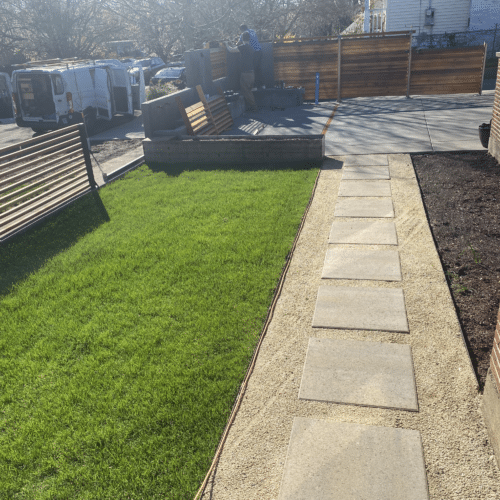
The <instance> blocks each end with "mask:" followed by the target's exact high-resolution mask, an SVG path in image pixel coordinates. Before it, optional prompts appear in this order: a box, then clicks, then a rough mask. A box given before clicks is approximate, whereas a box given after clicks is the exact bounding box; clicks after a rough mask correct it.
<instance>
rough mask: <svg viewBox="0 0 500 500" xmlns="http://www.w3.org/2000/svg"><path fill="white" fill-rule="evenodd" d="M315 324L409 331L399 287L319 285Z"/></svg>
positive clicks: (360, 328) (320, 325) (317, 326)
mask: <svg viewBox="0 0 500 500" xmlns="http://www.w3.org/2000/svg"><path fill="white" fill-rule="evenodd" d="M312 326H313V327H315V328H338V329H347V330H383V331H387V332H400V333H409V332H410V330H409V328H408V320H407V318H406V306H405V300H404V295H403V290H401V289H400V288H366V287H348V286H325V285H323V286H320V287H319V290H318V298H317V300H316V307H315V310H314V317H313V321H312Z"/></svg>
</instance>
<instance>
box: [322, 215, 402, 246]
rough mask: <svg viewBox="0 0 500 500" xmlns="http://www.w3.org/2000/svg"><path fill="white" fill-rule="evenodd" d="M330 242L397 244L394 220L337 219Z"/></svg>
mask: <svg viewBox="0 0 500 500" xmlns="http://www.w3.org/2000/svg"><path fill="white" fill-rule="evenodd" d="M328 243H338V244H353V245H397V244H398V236H397V233H396V225H395V224H394V222H381V221H364V220H355V219H354V220H349V221H343V220H339V221H335V222H334V223H333V224H332V228H331V230H330V236H329V239H328Z"/></svg>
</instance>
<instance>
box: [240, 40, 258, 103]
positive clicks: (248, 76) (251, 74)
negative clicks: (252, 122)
mask: <svg viewBox="0 0 500 500" xmlns="http://www.w3.org/2000/svg"><path fill="white" fill-rule="evenodd" d="M241 39H242V41H243V45H239V46H238V50H239V51H240V54H241V75H240V87H241V92H242V94H243V97H244V98H245V103H246V106H247V108H248V109H249V110H250V111H257V105H256V104H255V97H254V95H253V93H252V88H253V86H254V83H255V71H254V54H255V51H254V50H253V47H252V46H251V45H250V33H248V31H245V32H244V33H243V34H242V35H241Z"/></svg>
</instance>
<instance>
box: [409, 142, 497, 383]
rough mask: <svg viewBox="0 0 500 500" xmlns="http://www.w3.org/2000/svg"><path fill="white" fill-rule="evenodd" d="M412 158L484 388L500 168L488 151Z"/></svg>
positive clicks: (493, 309)
mask: <svg viewBox="0 0 500 500" xmlns="http://www.w3.org/2000/svg"><path fill="white" fill-rule="evenodd" d="M412 159H413V164H414V166H415V171H416V173H417V177H418V181H419V184H420V189H421V191H422V198H423V200H424V204H425V208H426V211H427V217H428V219H429V223H430V227H431V230H432V233H433V235H434V239H435V241H436V246H437V249H438V252H439V256H440V257H441V262H442V264H443V268H444V271H445V273H446V278H447V280H448V284H449V286H450V290H451V293H452V295H453V299H454V301H455V306H456V308H457V313H458V317H459V319H460V322H461V324H462V329H463V332H464V335H465V338H466V341H467V345H468V348H469V353H470V356H471V359H472V363H473V365H474V368H475V370H476V373H477V375H478V378H479V381H480V385H481V387H484V382H485V378H486V373H487V371H488V366H489V360H490V353H491V349H492V345H493V335H494V333H495V325H496V319H497V315H498V308H499V302H500V206H499V205H500V203H499V202H500V165H499V164H498V162H497V161H496V160H495V158H493V157H492V156H490V155H489V154H488V153H487V152H486V151H467V152H460V153H439V154H423V155H412Z"/></svg>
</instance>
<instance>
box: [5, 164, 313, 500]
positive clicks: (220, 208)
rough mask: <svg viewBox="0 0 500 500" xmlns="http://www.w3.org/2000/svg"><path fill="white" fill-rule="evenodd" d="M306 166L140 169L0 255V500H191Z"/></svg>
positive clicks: (300, 198)
mask: <svg viewBox="0 0 500 500" xmlns="http://www.w3.org/2000/svg"><path fill="white" fill-rule="evenodd" d="M316 174H317V169H304V170H299V169H297V170H274V171H273V170H255V171H220V170H219V171H218V170H212V171H187V172H184V173H182V174H180V175H178V176H173V175H167V174H166V173H165V172H164V171H162V170H161V169H159V168H154V167H153V168H149V167H148V166H142V167H141V168H139V169H137V170H136V171H134V172H132V173H130V174H128V175H127V176H126V177H125V178H124V179H121V180H119V181H116V182H114V183H112V184H110V185H109V186H106V187H105V188H103V189H101V190H100V191H99V194H98V195H93V196H92V195H90V196H87V197H85V198H83V199H81V200H79V201H78V202H76V203H75V204H73V205H72V206H71V207H70V208H69V209H66V210H65V211H63V212H62V213H60V214H59V215H58V216H57V217H54V218H52V219H50V220H49V221H48V222H45V223H43V224H42V225H41V226H39V227H37V228H35V229H34V230H31V231H30V232H29V233H25V234H24V235H22V236H20V237H18V238H16V239H15V240H13V241H12V242H11V243H9V244H7V245H4V246H3V247H0V498H1V499H3V498H6V499H61V500H62V499H64V500H69V499H124V500H125V499H127V500H128V499H130V500H132V499H134V500H137V499H145V500H154V499H182V500H189V499H192V498H193V496H194V494H195V493H196V491H197V489H198V487H199V485H200V483H201V481H202V480H203V478H204V476H205V474H206V471H207V469H208V467H209V466H210V463H211V461H212V458H213V454H214V451H215V448H216V446H217V443H218V441H219V438H220V435H221V433H222V430H223V429H224V426H225V423H226V421H227V417H228V415H229V412H230V409H231V406H232V403H233V401H234V398H235V396H236V394H237V392H238V388H239V386H240V384H241V382H242V379H243V376H244V373H245V370H246V367H247V365H248V362H249V359H250V357H251V354H252V351H253V348H254V346H255V344H256V342H257V339H258V335H259V333H260V330H261V327H262V324H263V320H264V318H265V315H266V312H267V309H268V307H269V305H270V301H271V298H272V295H273V290H274V287H275V285H276V283H277V281H278V279H279V276H280V273H281V269H282V267H283V265H284V262H285V257H286V255H287V253H288V251H289V249H290V247H291V244H292V242H293V239H294V237H295V234H296V231H297V228H298V225H299V223H300V219H301V216H302V214H303V211H304V209H305V207H306V204H307V202H308V199H309V197H310V195H311V190H312V187H313V184H314V180H315V177H316Z"/></svg>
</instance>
